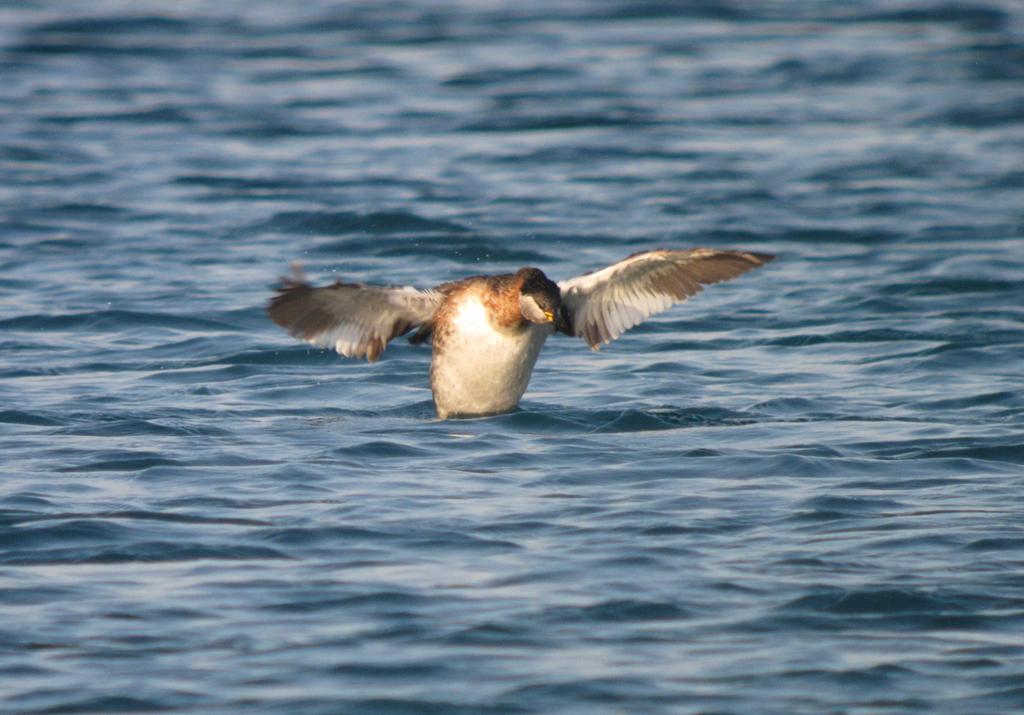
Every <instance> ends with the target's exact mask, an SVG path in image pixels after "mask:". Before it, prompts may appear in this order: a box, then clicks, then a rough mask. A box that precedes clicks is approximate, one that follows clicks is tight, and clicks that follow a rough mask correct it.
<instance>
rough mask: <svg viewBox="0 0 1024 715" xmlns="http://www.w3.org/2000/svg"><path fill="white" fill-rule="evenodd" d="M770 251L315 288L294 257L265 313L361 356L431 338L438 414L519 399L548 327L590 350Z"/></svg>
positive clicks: (503, 406) (692, 253)
mask: <svg viewBox="0 0 1024 715" xmlns="http://www.w3.org/2000/svg"><path fill="white" fill-rule="evenodd" d="M774 258H775V257H774V256H771V255H768V254H766V253H749V252H745V251H729V250H718V249H713V248H692V249H688V250H664V249H659V250H652V251H641V252H639V253H634V254H632V255H631V256H628V257H627V258H625V259H623V260H621V261H619V262H617V263H613V264H612V265H610V266H607V267H606V268H602V269H600V270H597V271H592V272H589V273H584V274H582V275H579V276H576V277H575V278H569V279H568V280H564V281H561V282H559V283H555V282H553V281H552V280H551V279H549V278H548V277H547V276H546V275H545V274H544V272H543V271H541V270H540V269H539V268H533V267H526V268H520V269H519V270H518V271H516V272H515V273H508V274H503V275H482V276H470V277H468V278H463V279H461V280H457V281H452V282H450V283H442V284H441V285H438V286H436V287H434V288H429V289H425V290H423V289H418V288H413V287H410V286H404V287H399V286H382V285H364V284H361V283H344V282H342V281H337V282H335V283H334V284H333V285H327V286H320V287H315V286H312V285H310V284H309V283H307V282H306V279H305V277H304V275H303V274H302V270H301V268H299V267H298V266H293V273H292V275H291V276H289V277H287V278H284V279H283V281H282V284H281V286H280V287H279V288H278V290H277V293H276V294H275V295H274V297H273V298H271V300H270V303H269V304H268V306H267V313H268V314H269V315H270V318H271V319H272V320H273V321H274V322H275V323H277V324H278V325H280V326H281V327H283V328H284V329H285V330H287V331H288V333H290V334H291V335H292V336H294V337H296V338H299V339H301V340H304V341H306V342H308V343H310V344H312V345H315V346H318V347H323V348H333V349H335V350H336V351H337V352H338V353H340V354H341V355H344V356H345V357H355V358H361V357H365V358H367V359H368V360H369V361H370V362H375V361H376V360H377V358H379V357H380V356H381V353H383V352H384V348H385V347H386V346H387V344H388V342H389V341H390V340H392V339H393V338H396V337H398V336H400V335H404V334H406V333H408V332H410V331H413V330H415V332H414V333H413V334H412V335H411V336H410V337H409V342H410V343H412V344H413V345H420V344H423V343H430V344H431V345H432V347H433V357H432V360H431V363H430V388H431V391H432V393H433V396H434V406H435V407H436V409H437V415H438V417H440V418H441V419H448V418H451V417H481V416H485V415H494V414H500V413H503V412H509V411H511V410H514V409H515V408H516V407H517V406H518V404H519V399H520V398H521V397H522V396H523V393H524V392H525V391H526V386H527V384H528V383H529V382H530V376H531V374H532V373H533V366H534V364H535V363H536V362H537V356H538V355H539V354H540V350H541V348H542V347H543V346H544V342H545V341H546V340H547V339H548V337H550V336H551V335H553V334H554V333H556V332H557V333H563V334H565V335H568V336H571V337H579V338H583V340H585V341H586V342H587V343H588V344H589V345H590V347H591V348H593V349H595V350H596V349H598V348H599V347H600V346H601V345H602V344H605V343H609V342H611V341H612V340H615V339H616V338H618V337H619V336H620V335H622V334H623V333H624V332H625V331H627V330H629V329H630V328H632V327H633V326H635V325H637V324H638V323H640V322H641V321H643V320H646V319H647V318H649V317H650V316H652V315H655V314H656V313H660V312H662V311H664V310H667V309H668V308H669V307H671V306H672V305H675V304H677V303H682V302H683V301H685V300H687V299H688V298H690V297H692V296H694V295H696V294H697V293H699V292H700V291H701V290H703V286H705V285H711V284H713V283H719V282H721V281H726V280H729V279H731V278H735V277H737V276H739V275H742V274H743V273H746V272H747V271H749V270H751V269H754V268H758V267H760V266H763V265H764V264H766V263H768V262H769V261H771V260H773V259H774Z"/></svg>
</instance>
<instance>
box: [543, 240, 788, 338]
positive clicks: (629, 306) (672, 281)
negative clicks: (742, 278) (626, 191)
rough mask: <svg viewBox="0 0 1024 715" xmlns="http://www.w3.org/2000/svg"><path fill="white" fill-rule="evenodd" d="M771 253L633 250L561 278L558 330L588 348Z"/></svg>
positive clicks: (743, 270) (767, 258)
mask: <svg viewBox="0 0 1024 715" xmlns="http://www.w3.org/2000/svg"><path fill="white" fill-rule="evenodd" d="M774 258H775V256H770V255H768V254H765V253H744V252H743V251H719V250H716V249H713V248H693V249H690V250H687V251H665V250H658V251H644V252H642V253H635V254H633V255H632V256H630V257H629V258H626V259H624V260H622V261H619V262H618V263H613V264H612V265H610V266H608V267H607V268H603V269H601V270H599V271H594V272H593V273H585V274H584V275H582V276H576V277H575V278H570V279H568V280H565V281H562V282H561V283H559V284H558V287H559V288H561V290H562V308H563V311H564V312H565V315H564V316H563V317H564V320H563V332H567V333H568V334H569V335H574V336H579V337H582V338H583V339H584V340H586V341H587V342H588V343H589V344H590V347H592V348H595V349H596V348H597V347H598V346H599V345H600V344H601V343H609V342H611V341H612V340H615V338H617V337H619V336H620V335H622V334H623V333H624V332H626V331H627V330H629V329H630V328H632V327H633V326H634V325H637V324H638V323H640V322H641V321H643V320H646V319H647V318H649V317H650V316H652V315H654V314H655V313H660V312H662V311H663V310H666V309H668V308H669V307H670V306H672V305H674V304H676V303H681V302H683V301H684V300H686V299H687V298H689V297H690V296H692V295H696V294H697V293H699V292H700V291H701V290H703V286H705V285H710V284H711V283H718V282H720V281H727V280H729V279H730V278H735V277H736V276H739V275H742V274H743V273H746V272H747V271H749V270H751V269H752V268H757V267H758V266H763V265H764V264H765V263H768V262H769V261H771V260H772V259H774Z"/></svg>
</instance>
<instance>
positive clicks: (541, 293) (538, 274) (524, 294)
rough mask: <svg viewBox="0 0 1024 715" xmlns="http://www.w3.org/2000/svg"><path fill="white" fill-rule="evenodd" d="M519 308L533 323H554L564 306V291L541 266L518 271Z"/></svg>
mask: <svg viewBox="0 0 1024 715" xmlns="http://www.w3.org/2000/svg"><path fill="white" fill-rule="evenodd" d="M516 282H517V283H518V284H519V309H520V310H521V311H522V313H523V317H524V318H526V319H527V320H529V321H530V322H531V323H554V322H555V321H556V320H557V318H558V314H559V313H560V312H561V308H562V291H561V290H559V288H558V286H557V285H556V284H555V283H553V282H552V281H551V280H550V279H548V277H547V276H546V275H544V272H543V271H541V270H540V269H539V268H520V269H519V270H518V271H516Z"/></svg>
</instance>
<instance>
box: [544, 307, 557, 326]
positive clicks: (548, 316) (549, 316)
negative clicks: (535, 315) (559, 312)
mask: <svg viewBox="0 0 1024 715" xmlns="http://www.w3.org/2000/svg"><path fill="white" fill-rule="evenodd" d="M544 318H545V319H546V320H547V321H548V322H549V323H553V322H555V314H554V313H552V312H551V311H550V310H545V311H544Z"/></svg>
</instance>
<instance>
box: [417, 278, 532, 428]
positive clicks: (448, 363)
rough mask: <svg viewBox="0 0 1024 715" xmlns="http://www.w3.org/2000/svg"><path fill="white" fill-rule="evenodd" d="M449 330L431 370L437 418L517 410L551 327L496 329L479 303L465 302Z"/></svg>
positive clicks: (472, 299) (530, 325)
mask: <svg viewBox="0 0 1024 715" xmlns="http://www.w3.org/2000/svg"><path fill="white" fill-rule="evenodd" d="M450 327H451V330H450V332H448V333H447V334H446V336H445V339H444V344H443V346H440V349H435V352H434V359H433V362H432V363H431V366H430V386H431V388H432V389H433V391H434V403H435V404H436V405H437V414H438V416H439V417H441V418H442V419H444V418H447V417H451V416H456V415H462V416H468V415H491V414H497V413H499V412H508V411H509V410H512V409H515V407H516V405H518V404H519V398H521V397H522V396H523V393H524V392H526V386H527V385H528V384H529V382H530V375H531V374H532V373H533V366H534V364H535V363H536V362H537V356H538V355H539V354H540V349H541V347H542V346H543V345H544V341H545V340H546V339H547V337H548V335H550V334H551V332H552V330H551V327H550V326H547V325H535V324H529V325H528V326H527V327H526V328H522V329H517V330H509V331H502V330H496V329H495V328H494V327H492V326H491V324H490V322H489V321H488V320H487V313H486V308H485V307H484V305H483V304H482V303H480V301H478V300H476V299H475V298H467V299H465V300H463V301H462V302H461V305H460V306H459V309H458V312H457V313H456V314H455V316H454V317H453V320H452V322H451V326H450Z"/></svg>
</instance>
